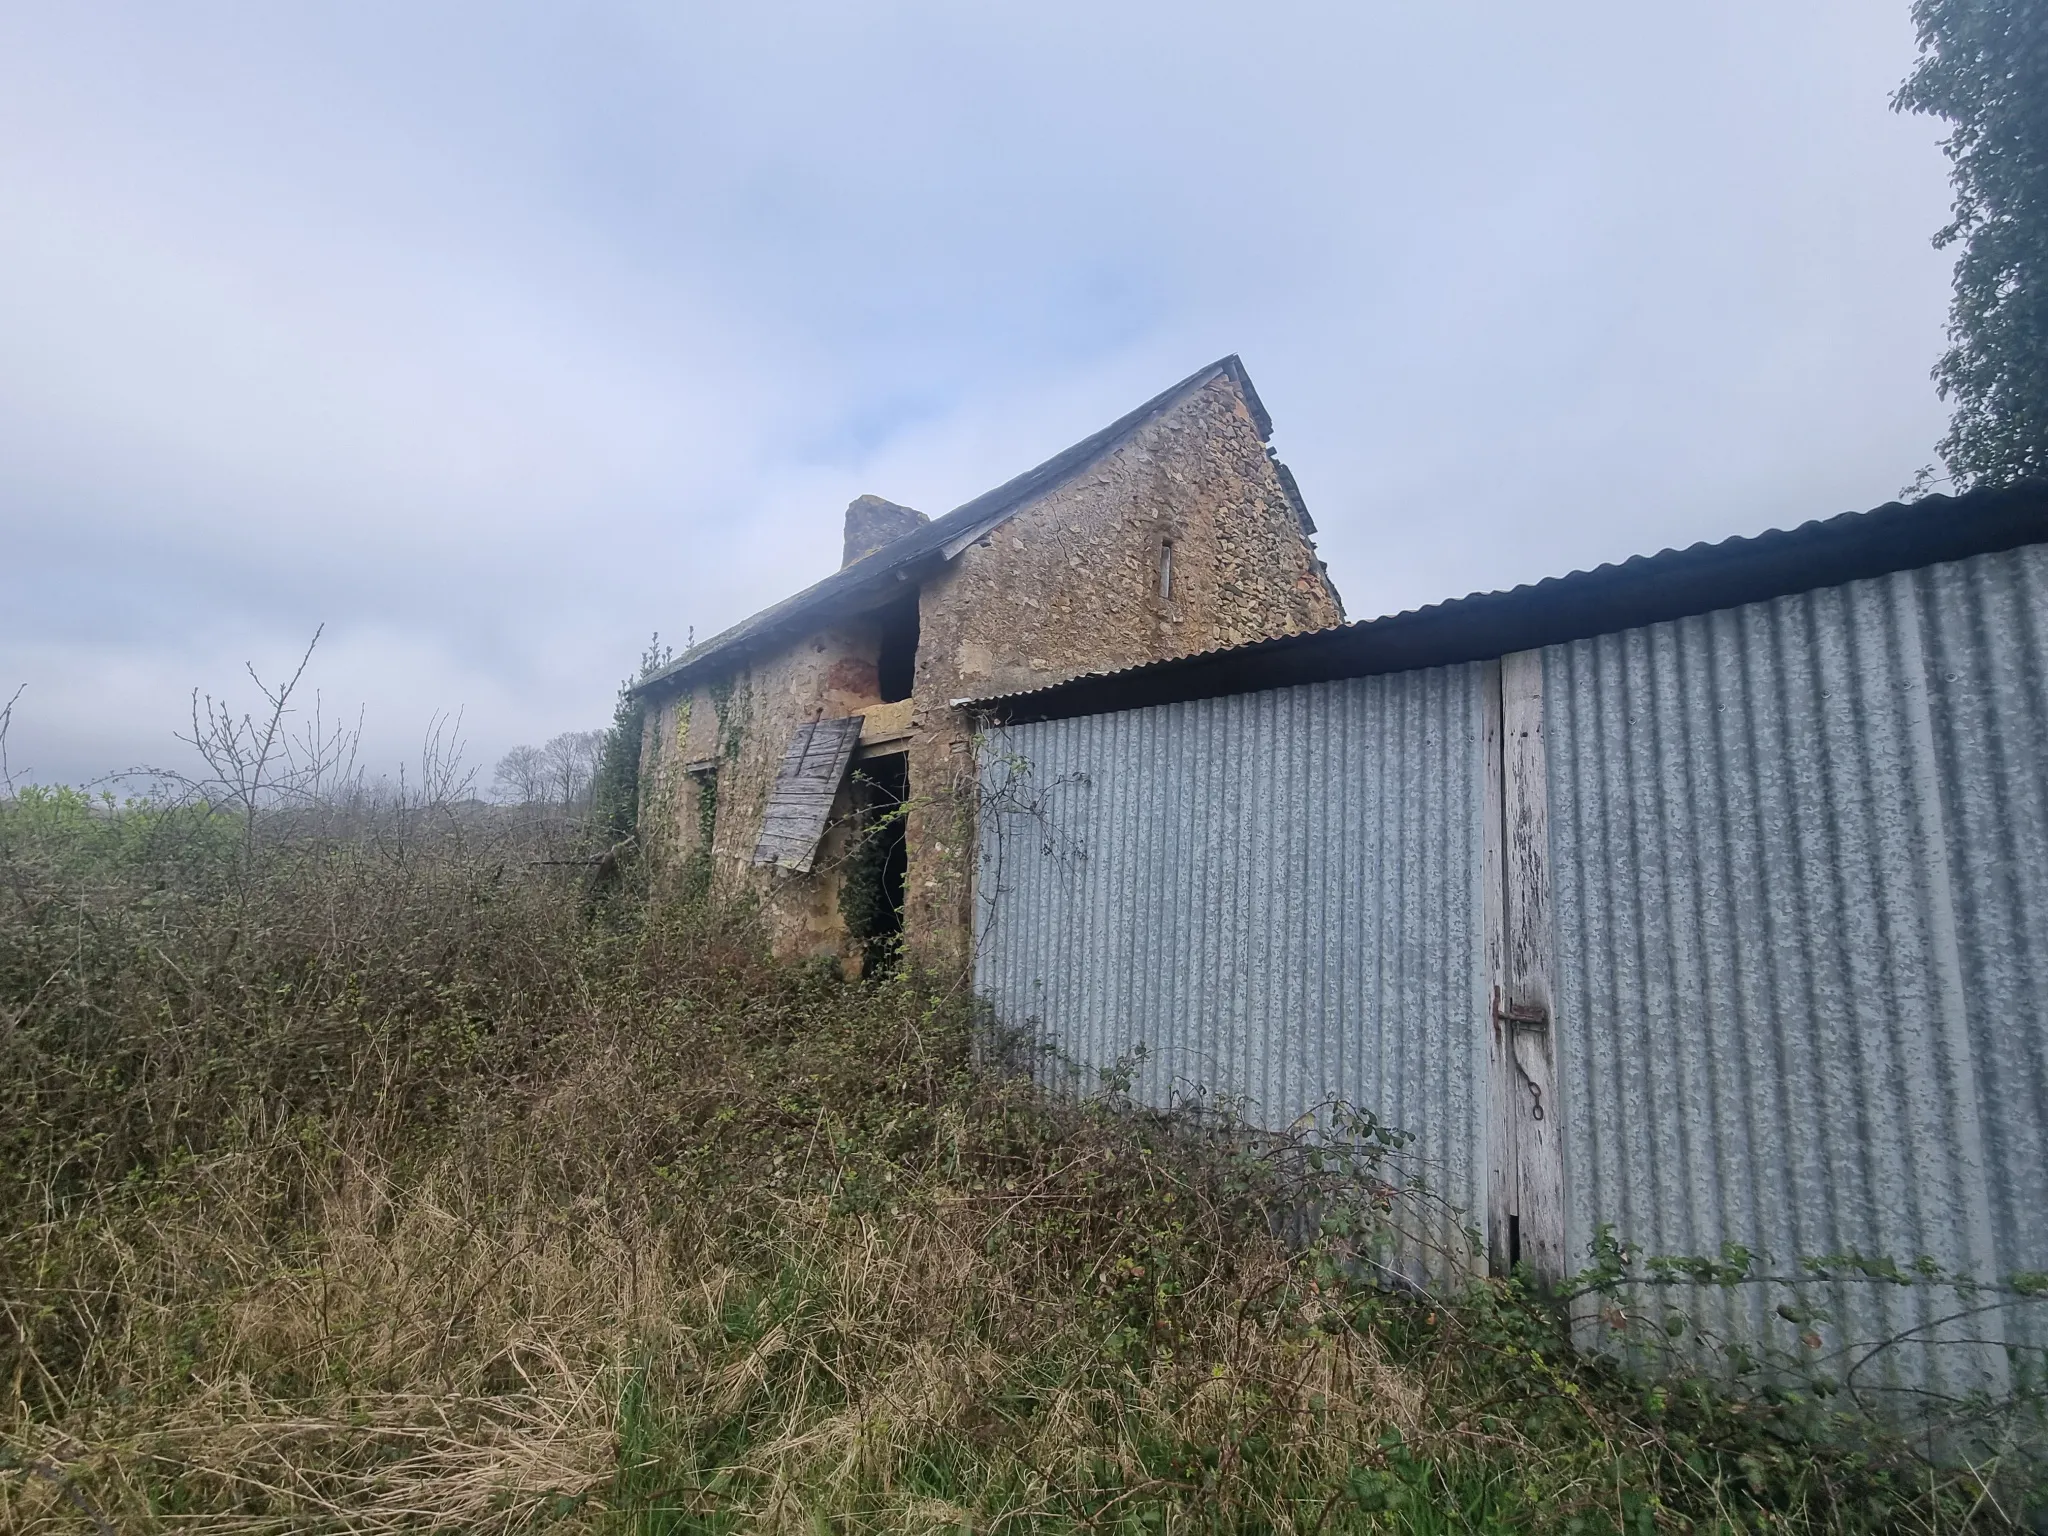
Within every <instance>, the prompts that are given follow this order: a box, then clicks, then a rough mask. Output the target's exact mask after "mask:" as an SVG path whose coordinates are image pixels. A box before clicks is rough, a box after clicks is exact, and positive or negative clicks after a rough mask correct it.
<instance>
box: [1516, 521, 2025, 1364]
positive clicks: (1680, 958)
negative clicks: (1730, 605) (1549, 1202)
mask: <svg viewBox="0 0 2048 1536" xmlns="http://www.w3.org/2000/svg"><path fill="white" fill-rule="evenodd" d="M1544 698H1545V723H1544V729H1545V738H1546V745H1547V750H1548V762H1549V782H1550V827H1551V842H1552V856H1553V879H1554V884H1555V897H1556V923H1557V952H1558V969H1559V976H1558V978H1557V982H1558V986H1557V998H1558V1019H1557V1030H1558V1045H1559V1057H1560V1062H1559V1068H1560V1073H1561V1084H1560V1086H1561V1091H1562V1095H1563V1099H1564V1102H1563V1104H1562V1105H1561V1106H1560V1107H1561V1110H1562V1113H1563V1116H1564V1124H1565V1127H1566V1136H1565V1142H1564V1144H1565V1185H1566V1204H1567V1211H1568V1214H1567V1222H1568V1228H1569V1230H1568V1233H1567V1240H1568V1243H1569V1244H1570V1245H1571V1246H1572V1248H1573V1249H1574V1250H1575V1251H1577V1252H1581V1253H1583V1252H1584V1251H1585V1249H1586V1245H1587V1244H1588V1243H1589V1242H1590V1241H1591V1239H1592V1237H1593V1234H1594V1231H1595V1228H1596V1225H1597V1224H1599V1223H1603V1222H1605V1223H1612V1224H1613V1226H1614V1227H1615V1229H1616V1231H1617V1233H1618V1235H1619V1236H1620V1237H1621V1238H1622V1239H1623V1240H1624V1241H1626V1242H1628V1243H1631V1244H1634V1245H1639V1246H1640V1248H1641V1249H1643V1250H1644V1251H1646V1252H1649V1253H1665V1254H1709V1255H1711V1254H1714V1253H1716V1252H1717V1251H1718V1249H1719V1247H1720V1245H1721V1244H1722V1243H1723V1242H1736V1243H1741V1244H1744V1245H1747V1246H1749V1247H1752V1248H1755V1249H1761V1250H1764V1251H1765V1252H1767V1253H1768V1254H1769V1255H1770V1256H1771V1262H1770V1264H1769V1265H1768V1266H1767V1267H1768V1268H1770V1269H1771V1270H1773V1271H1776V1272H1783V1271H1788V1270H1790V1269H1792V1267H1793V1266H1794V1265H1795V1264H1796V1261H1797V1260H1799V1259H1800V1258H1802V1257H1807V1256H1821V1255H1829V1254H1839V1253H1842V1252H1845V1251H1849V1250H1855V1251H1858V1252H1860V1253H1862V1254H1865V1255H1871V1256H1885V1257H1890V1258H1894V1259H1896V1260H1897V1261H1898V1262H1899V1263H1901V1264H1902V1265H1904V1264H1910V1263H1912V1262H1913V1261H1915V1260H1916V1259H1918V1258H1920V1257H1921V1256H1923V1255H1925V1256H1928V1257H1931V1258H1932V1259H1933V1260H1934V1261H1935V1262H1936V1263H1938V1264H1939V1265H1941V1266H1942V1267H1944V1268H1945V1269H1949V1270H1953V1271H1966V1272H1968V1273H1971V1274H1974V1275H1977V1276H1980V1277H1983V1278H1987V1279H1988V1278H1996V1277H2001V1276H2005V1275H2009V1274H2011V1273H2013V1272H2015V1271H2028V1270H2032V1271H2040V1270H2048V1140H2044V1126H2048V751H2044V744H2048V548H2043V547H2040V546H2034V547H2029V548H2024V549H2020V550H2015V551H2011V552H2007V553H2002V554H1995V555H1985V556H1980V557H1977V558H1974V559H1970V560H1966V561H1960V562H1957V563H1954V564H1948V565H1939V566H1933V567H1928V568H1925V569H1921V570H1917V571H1909V572H1904V573H1900V574H1897V575H1893V576H1887V577H1883V578H1880V579H1875V580H1870V581H1862V582H1856V583H1852V584H1850V585H1847V586H1841V587H1835V588H1831V589H1827V590H1822V591H1816V592H1810V593H1806V594H1803V595H1799V596H1795V597H1786V598H1779V599H1776V600H1774V601H1771V602H1766V603H1759V604H1755V605H1752V606H1749V607H1744V608H1738V609H1731V610H1726V611H1723V612H1719V613H1714V614H1709V615H1706V616H1703V617H1699V618H1691V619H1683V620H1679V621H1676V622H1673V623H1666V624H1659V625H1655V626H1652V627H1649V628H1644V629H1637V630H1632V631H1627V632H1624V633H1620V634H1613V635H1607V636H1603V637H1600V638H1597V639H1592V640H1585V641H1580V642H1577V643H1574V644H1570V645H1561V646H1557V647H1554V648H1552V649H1550V650H1548V651H1546V652H1545V655H1544ZM1783 1297H1784V1293H1782V1292H1778V1293H1775V1294H1774V1293H1772V1292H1770V1291H1768V1290H1765V1289H1759V1288H1756V1287H1740V1288H1737V1289H1735V1290H1732V1291H1727V1292H1720V1291H1709V1292H1696V1293H1692V1294H1689V1295H1687V1296H1686V1297H1685V1298H1684V1301H1683V1305H1685V1306H1686V1307H1687V1308H1688V1309H1689V1310H1691V1311H1692V1312H1693V1314H1694V1315H1695V1316H1698V1317H1701V1318H1704V1319H1705V1320H1706V1321H1708V1322H1709V1323H1710V1324H1711V1325H1712V1326H1713V1327H1714V1328H1715V1329H1717V1330H1718V1331H1722V1332H1726V1333H1732V1334H1735V1335H1737V1336H1741V1337H1744V1338H1746V1339H1748V1340H1750V1341H1751V1342H1752V1343H1756V1342H1775V1343H1777V1344H1781V1345H1784V1346H1785V1347H1786V1348H1787V1349H1789V1350H1790V1351H1791V1352H1792V1353H1793V1354H1794V1355H1795V1356H1796V1355H1798V1354H1800V1353H1802V1352H1805V1353H1809V1354H1812V1353H1818V1354H1834V1353H1835V1351H1836V1350H1838V1349H1840V1348H1842V1347H1843V1346H1844V1345H1845V1343H1847V1344H1853V1345H1855V1346H1856V1347H1854V1348H1850V1349H1848V1351H1847V1352H1846V1353H1845V1354H1843V1355H1842V1356H1841V1358H1840V1359H1839V1360H1838V1361H1836V1362H1835V1366H1836V1367H1838V1368H1839V1369H1840V1370H1841V1371H1843V1372H1847V1371H1849V1370H1850V1369H1851V1368H1854V1369H1855V1371H1856V1375H1855V1378H1854V1381H1853V1384H1854V1385H1856V1386H1859V1387H1868V1388H1872V1389H1882V1388H1884V1387H1887V1386H1890V1387H1921V1388H1926V1389H1929V1390H1933V1391H1937V1392H1943V1393H1965V1392H1968V1391H1971V1390H1975V1389H1983V1390H1989V1391H1993V1392H1997V1391H2000V1390H2002V1389H2003V1388H2004V1387H2005V1385H2006V1384H2007V1382H2008V1380H2009V1379H2010V1378H2009V1368H2010V1366H2011V1364H2012V1357H2011V1356H2010V1355H2009V1353H2008V1350H2007V1348H2006V1347H2005V1346H2009V1345H2026V1346H2029V1347H2036V1346H2039V1345H2041V1344H2042V1343H2044V1342H2048V1339H2044V1337H2043V1330H2042V1326H2041V1322H2042V1320H2041V1319H2040V1317H2039V1316H2038V1311H2037V1310H2036V1309H2023V1310H2020V1311H2016V1312H2014V1311H2008V1312H1995V1311H1994V1312H1978V1313H1976V1315H1970V1316H1967V1317H1961V1318H1956V1317H1952V1315H1951V1314H1956V1313H1971V1312H1973V1311H1974V1309H1975V1307H1976V1305H1977V1303H1974V1302H1973V1301H1972V1300H1971V1298H1970V1297H1968V1296H1967V1295H1963V1296H1959V1295H1958V1294H1956V1293H1955V1292H1953V1291H1948V1290H1945V1289H1941V1288H1934V1289H1925V1288H1914V1289H1902V1288H1897V1287H1890V1286H1883V1285H1855V1286H1842V1287H1838V1288H1834V1289H1833V1291H1832V1293H1831V1294H1829V1295H1827V1296H1825V1297H1824V1298H1823V1299H1824V1300H1825V1301H1826V1302H1827V1304H1828V1305H1829V1306H1830V1308H1831V1309H1832V1310H1833V1312H1834V1313H1835V1314H1836V1320H1835V1322H1833V1323H1832V1324H1827V1325H1823V1326H1821V1327H1820V1328H1818V1329H1816V1330H1815V1332H1816V1333H1817V1334H1818V1335H1819V1337H1820V1338H1821V1340H1822V1346H1821V1349H1820V1351H1818V1352H1814V1351H1811V1350H1809V1349H1808V1347H1807V1345H1805V1344H1802V1343H1800V1342H1799V1340H1798V1335H1799V1334H1800V1333H1802V1332H1803V1331H1805V1328H1804V1327H1803V1326H1802V1325H1798V1324H1793V1323H1788V1322H1786V1321H1784V1320H1783V1319H1781V1318H1780V1317H1779V1316H1778V1315H1777V1313H1776V1311H1775V1307H1774V1303H1775V1302H1777V1301H1778V1300H1782V1299H1783ZM1908 1330H1918V1333H1917V1335H1916V1343H1915V1345H1913V1346H1909V1347H1906V1348H1901V1349H1892V1350H1886V1351H1882V1352H1880V1353H1879V1354H1878V1355H1876V1356H1875V1357H1873V1358H1869V1359H1868V1360H1867V1363H1863V1364H1860V1365H1859V1364H1858V1362H1859V1361H1863V1360H1864V1359H1865V1356H1866V1354H1867V1345H1868V1344H1869V1343H1870V1342H1871V1341H1874V1340H1878V1339H1882V1338H1885V1337H1888V1336H1891V1335H1894V1334H1898V1333H1902V1332H1906V1331H1908ZM1924 1340H1943V1341H1947V1342H1949V1343H1950V1344H1955V1343H1956V1342H1957V1341H1963V1340H1975V1341H1981V1342H1979V1343H1977V1344H1974V1345H1971V1344H1964V1345H1963V1346H1962V1347H1959V1348H1947V1349H1943V1350H1939V1351H1930V1350H1926V1349H1924V1348H1921V1347H1919V1343H1918V1341H1924Z"/></svg>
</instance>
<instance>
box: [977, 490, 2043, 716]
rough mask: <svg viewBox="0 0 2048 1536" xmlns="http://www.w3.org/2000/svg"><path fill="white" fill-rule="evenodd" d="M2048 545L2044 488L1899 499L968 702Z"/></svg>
mask: <svg viewBox="0 0 2048 1536" xmlns="http://www.w3.org/2000/svg"><path fill="white" fill-rule="evenodd" d="M2040 543H2048V483H2044V482H2041V481H2029V482H2026V483H2024V484H2021V485H2016V486H2011V487H2007V488H2004V489H2000V490H1984V491H1972V492H1970V493H1969V494H1967V495H1963V496H1929V497H1927V498H1925V499H1924V500H1921V501H1915V502H1910V503H1906V502H1889V503H1887V504H1886V505H1884V506H1881V507H1877V508H1874V509H1873V510H1871V511H1868V512H1845V513H1843V514H1842V515H1841V516H1839V517H1831V518H1828V519H1826V520H1824V521H1816V522H1810V523H1805V524H1803V525H1801V526H1800V527H1798V528H1794V529H1791V530H1789V531H1775V530H1774V531H1772V532H1769V533H1762V534H1758V535H1756V536H1755V537H1754V538H1733V539H1725V540H1723V541H1722V542H1720V543H1718V544H1695V545H1693V546H1691V547H1690V548H1689V549H1667V550H1665V551H1663V552H1662V553H1661V554H1656V555H1637V556H1635V557H1634V558H1632V559H1629V560H1626V561H1623V562H1622V563H1621V564H1619V565H1603V566H1600V567H1599V568H1597V569H1595V570H1591V571H1574V572H1572V573H1571V574H1570V575H1568V576H1554V577H1550V578H1548V579H1546V580H1543V581H1539V582H1535V583H1533V584H1532V585H1528V586H1520V587H1515V588H1513V589H1512V590H1510V591H1507V592H1478V593H1474V594H1472V595H1471V596H1469V597H1461V598H1455V599H1452V600H1451V601H1448V602H1442V603H1436V604H1432V605H1431V606H1429V607H1427V608H1416V609H1411V610H1410V611H1408V612H1406V613H1399V614H1393V615H1390V616H1388V617H1386V618H1379V619H1368V620H1365V621H1363V622H1361V623H1357V624H1346V625H1340V626H1338V627H1336V628H1332V629H1323V630H1315V631H1312V632H1310V633H1308V634H1298V635H1282V636H1279V637H1277V638H1275V639H1271V640H1259V641H1254V642H1253V643H1252V644H1250V645H1240V646H1233V647H1231V648H1230V649H1228V650H1220V651H1203V652H1198V653H1196V654H1194V655H1190V656H1182V657H1176V658H1174V659H1172V660H1170V661H1158V662H1151V663H1148V664H1145V665H1142V666H1136V667H1126V668H1122V669H1120V670H1116V671H1110V672H1096V673H1089V674H1086V675H1084V676H1081V677H1076V678H1070V679H1068V680H1066V681H1064V682H1060V683H1053V684H1048V685H1047V686H1045V687H1043V688H1037V689H1031V690H1027V691H1024V692H1020V693H1012V694H997V695H991V696H989V697H987V698H980V699H974V700H970V701H966V702H968V703H970V704H971V705H972V706H973V707H974V708H977V709H979V710H981V711H983V712H985V713H986V714H987V715H988V716H989V717H990V718H991V719H994V720H997V721H1004V722H1010V723H1023V722H1026V721H1031V720H1055V719H1065V718H1068V717H1071V716H1075V715H1086V714H1096V713H1100V712H1103V711H1107V710H1118V709H1138V708H1141V707H1143V706H1146V705H1151V704H1170V703H1177V702H1180V701H1184V700H1189V699H1203V698H1214V697H1217V696H1219V695H1222V694H1228V693H1245V692H1251V691H1254V690H1257V689H1262V688H1281V687H1287V686H1290V685H1293V684H1297V683H1315V682H1327V681H1331V680H1333V679H1336V678H1341V677H1372V676H1375V675H1378V674H1380V673H1385V672H1406V671H1413V670H1416V669H1419V668H1424V667H1438V666H1451V665H1455V664H1457V663H1460V662H1466V661H1483V660H1487V659H1489V658H1492V657H1496V656H1505V655H1508V654H1510V653H1512V652H1515V651H1526V650H1536V649H1540V648H1541V647H1543V646H1548V645H1562V644H1566V643H1568V642H1570V641H1573V640H1584V639H1589V638H1591V637H1593V636H1595V635H1603V634H1613V633H1615V632H1617V631H1619V630H1624V629H1631V628H1635V627H1638V626H1640V625H1645V624H1658V623H1664V622H1666V621H1668V620H1671V619H1680V618H1687V617H1690V616H1692V615H1694V614H1700V613H1711V612H1713V611H1714V610H1716V609H1720V608H1734V607H1739V606H1741V605H1742V604H1744V603H1755V602H1765V601H1768V600H1769V599H1771V598H1775V597H1787V596H1791V595H1792V594H1794V593H1799V592H1811V591H1815V590H1817V589H1819V588H1822V587H1833V586H1840V585H1841V584H1843V583H1844V582H1849V581H1857V580H1861V579H1864V578H1867V577H1873V576H1886V575H1890V574H1891V573H1892V572H1894V571H1902V570H1911V569H1915V568H1917V567H1920V566H1926V565H1935V564H1939V563H1941V562H1943V561H1949V560H1963V559H1968V558H1969V557H1970V556H1972V555H1982V554H1994V553H1997V552H1998V551H2000V550H2006V549H2016V548H2018V547H2020V546H2021V545H2025V544H2040Z"/></svg>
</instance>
